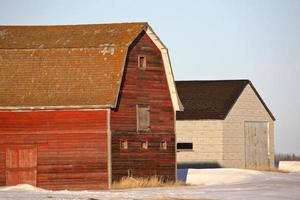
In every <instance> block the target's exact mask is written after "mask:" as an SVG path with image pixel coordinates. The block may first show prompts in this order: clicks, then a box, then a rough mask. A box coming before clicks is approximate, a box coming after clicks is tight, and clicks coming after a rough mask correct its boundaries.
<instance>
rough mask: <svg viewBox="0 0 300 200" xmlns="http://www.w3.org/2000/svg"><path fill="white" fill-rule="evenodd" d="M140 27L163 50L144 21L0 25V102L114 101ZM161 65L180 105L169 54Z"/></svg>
mask: <svg viewBox="0 0 300 200" xmlns="http://www.w3.org/2000/svg"><path fill="white" fill-rule="evenodd" d="M143 31H145V32H146V33H147V34H148V35H149V36H150V38H151V39H152V40H153V42H154V43H156V45H157V46H158V47H159V48H160V49H161V52H162V55H163V54H164V53H166V54H168V52H167V49H166V47H165V46H164V45H163V44H162V42H161V41H160V40H159V38H158V37H157V36H156V35H155V33H154V32H153V31H152V29H151V27H150V26H149V25H148V24H147V23H119V24H118V23H116V24H96V25H67V26H0V76H1V77H0V108H2V109H60V108H109V107H110V108H114V107H116V104H117V99H118V96H119V90H120V85H121V82H122V77H123V69H124V65H125V61H126V57H127V51H128V48H129V46H130V45H131V44H132V43H133V41H134V40H135V39H136V38H138V36H139V35H140V34H141V33H142V32H143ZM164 65H165V69H166V73H167V77H168V84H169V88H170V93H171V96H172V101H173V105H174V108H175V109H176V110H180V109H181V104H180V101H179V99H178V97H177V92H176V88H175V84H174V80H173V74H172V70H171V65H170V61H169V59H167V60H164ZM168 72H169V73H168Z"/></svg>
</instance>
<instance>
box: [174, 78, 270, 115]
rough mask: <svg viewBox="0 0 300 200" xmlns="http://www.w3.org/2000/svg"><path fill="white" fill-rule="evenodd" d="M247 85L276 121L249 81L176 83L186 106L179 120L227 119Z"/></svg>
mask: <svg viewBox="0 0 300 200" xmlns="http://www.w3.org/2000/svg"><path fill="white" fill-rule="evenodd" d="M247 84H250V86H251V87H252V89H253V90H254V92H255V93H256V95H257V97H258V98H259V99H260V101H261V102H262V104H263V105H264V107H265V108H266V110H267V111H268V113H269V114H270V116H271V118H272V119H273V120H275V118H274V116H273V114H272V113H271V111H270V110H269V109H268V107H267V106H266V104H265V103H264V101H263V100H262V98H261V97H260V96H259V94H258V92H257V91H256V89H255V88H254V86H253V84H252V83H251V82H250V81H249V80H217V81H176V87H177V91H178V95H179V98H180V100H181V102H182V104H183V106H184V111H183V112H177V114H176V115H177V116H176V117H177V120H198V119H225V118H226V116H227V114H228V113H229V111H230V110H231V108H232V107H233V105H234V104H235V102H236V101H237V99H238V98H239V96H240V95H241V93H242V92H243V90H244V88H245V87H246V86H247Z"/></svg>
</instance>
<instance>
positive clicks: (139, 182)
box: [112, 176, 187, 189]
mask: <svg viewBox="0 0 300 200" xmlns="http://www.w3.org/2000/svg"><path fill="white" fill-rule="evenodd" d="M180 186H187V184H185V183H183V182H180V181H164V180H163V178H162V177H159V176H151V177H149V178H140V177H138V178H133V177H123V178H122V179H121V180H120V181H118V182H114V183H113V184H112V189H125V188H145V187H180Z"/></svg>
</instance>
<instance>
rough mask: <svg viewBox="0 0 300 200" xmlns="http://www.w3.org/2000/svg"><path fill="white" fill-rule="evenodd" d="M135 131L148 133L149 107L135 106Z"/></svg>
mask: <svg viewBox="0 0 300 200" xmlns="http://www.w3.org/2000/svg"><path fill="white" fill-rule="evenodd" d="M137 131H138V132H149V131H150V106H149V105H137Z"/></svg>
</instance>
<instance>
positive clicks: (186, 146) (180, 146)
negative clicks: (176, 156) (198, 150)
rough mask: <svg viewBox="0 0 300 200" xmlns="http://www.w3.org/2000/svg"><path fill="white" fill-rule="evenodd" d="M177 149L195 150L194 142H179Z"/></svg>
mask: <svg viewBox="0 0 300 200" xmlns="http://www.w3.org/2000/svg"><path fill="white" fill-rule="evenodd" d="M177 150H193V143H192V142H180V143H177Z"/></svg>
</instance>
